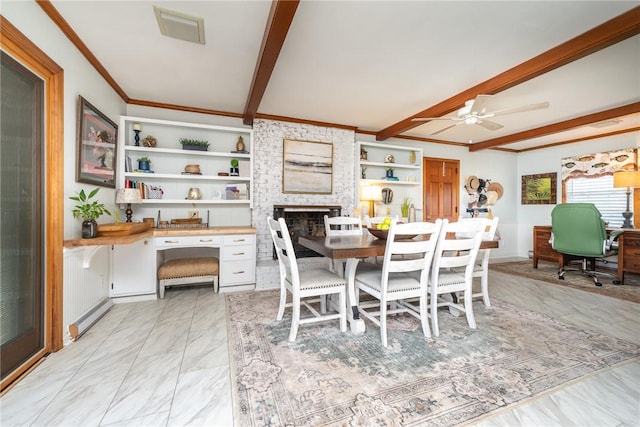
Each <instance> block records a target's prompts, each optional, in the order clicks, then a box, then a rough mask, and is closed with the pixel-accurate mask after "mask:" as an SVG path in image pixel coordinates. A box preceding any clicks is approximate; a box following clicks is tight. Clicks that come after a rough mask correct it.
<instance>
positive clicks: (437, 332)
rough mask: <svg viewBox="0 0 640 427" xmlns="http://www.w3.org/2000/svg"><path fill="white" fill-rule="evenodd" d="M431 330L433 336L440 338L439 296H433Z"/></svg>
mask: <svg viewBox="0 0 640 427" xmlns="http://www.w3.org/2000/svg"><path fill="white" fill-rule="evenodd" d="M430 313H431V329H433V331H432V333H433V336H435V337H437V336H440V330H439V329H438V294H435V293H433V294H431V311H430Z"/></svg>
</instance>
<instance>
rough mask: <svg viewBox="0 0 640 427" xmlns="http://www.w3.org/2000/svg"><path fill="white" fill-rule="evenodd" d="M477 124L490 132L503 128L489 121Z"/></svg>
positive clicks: (480, 121) (481, 121) (479, 121)
mask: <svg viewBox="0 0 640 427" xmlns="http://www.w3.org/2000/svg"><path fill="white" fill-rule="evenodd" d="M476 124H477V125H479V126H482V127H483V128H485V129H489V130H498V129H500V128H501V127H503V126H502V125H501V124H500V123H496V122H492V121H489V120H478V123H476Z"/></svg>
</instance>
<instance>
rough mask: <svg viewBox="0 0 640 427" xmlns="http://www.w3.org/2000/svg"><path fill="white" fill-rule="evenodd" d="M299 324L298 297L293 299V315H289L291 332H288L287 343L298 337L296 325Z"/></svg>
mask: <svg viewBox="0 0 640 427" xmlns="http://www.w3.org/2000/svg"><path fill="white" fill-rule="evenodd" d="M299 323H300V297H297V296H294V297H293V314H292V315H291V331H290V332H289V341H291V342H293V341H295V340H296V335H298V325H299Z"/></svg>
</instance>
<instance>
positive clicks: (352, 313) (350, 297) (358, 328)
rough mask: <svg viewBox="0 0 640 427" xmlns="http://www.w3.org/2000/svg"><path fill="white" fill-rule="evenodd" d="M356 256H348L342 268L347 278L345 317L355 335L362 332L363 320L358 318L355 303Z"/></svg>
mask: <svg viewBox="0 0 640 427" xmlns="http://www.w3.org/2000/svg"><path fill="white" fill-rule="evenodd" d="M359 261H360V260H359V259H358V258H349V259H348V260H347V262H346V265H345V269H344V277H345V278H346V279H347V287H348V289H347V319H348V320H349V324H350V325H351V332H353V333H354V334H356V335H360V334H363V333H364V329H365V328H364V320H362V319H360V314H359V313H358V306H357V305H356V268H357V267H358V262H359Z"/></svg>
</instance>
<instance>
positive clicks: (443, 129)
mask: <svg viewBox="0 0 640 427" xmlns="http://www.w3.org/2000/svg"><path fill="white" fill-rule="evenodd" d="M461 124H464V122H459V123H456V124H453V125H451V126H447V127H445V128H442V129H440V130H437V131H435V132H433V133H431V135H437V134H439V133H442V132H444V131H445V130H449V129H451V128H454V127H456V126H459V125H461Z"/></svg>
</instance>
